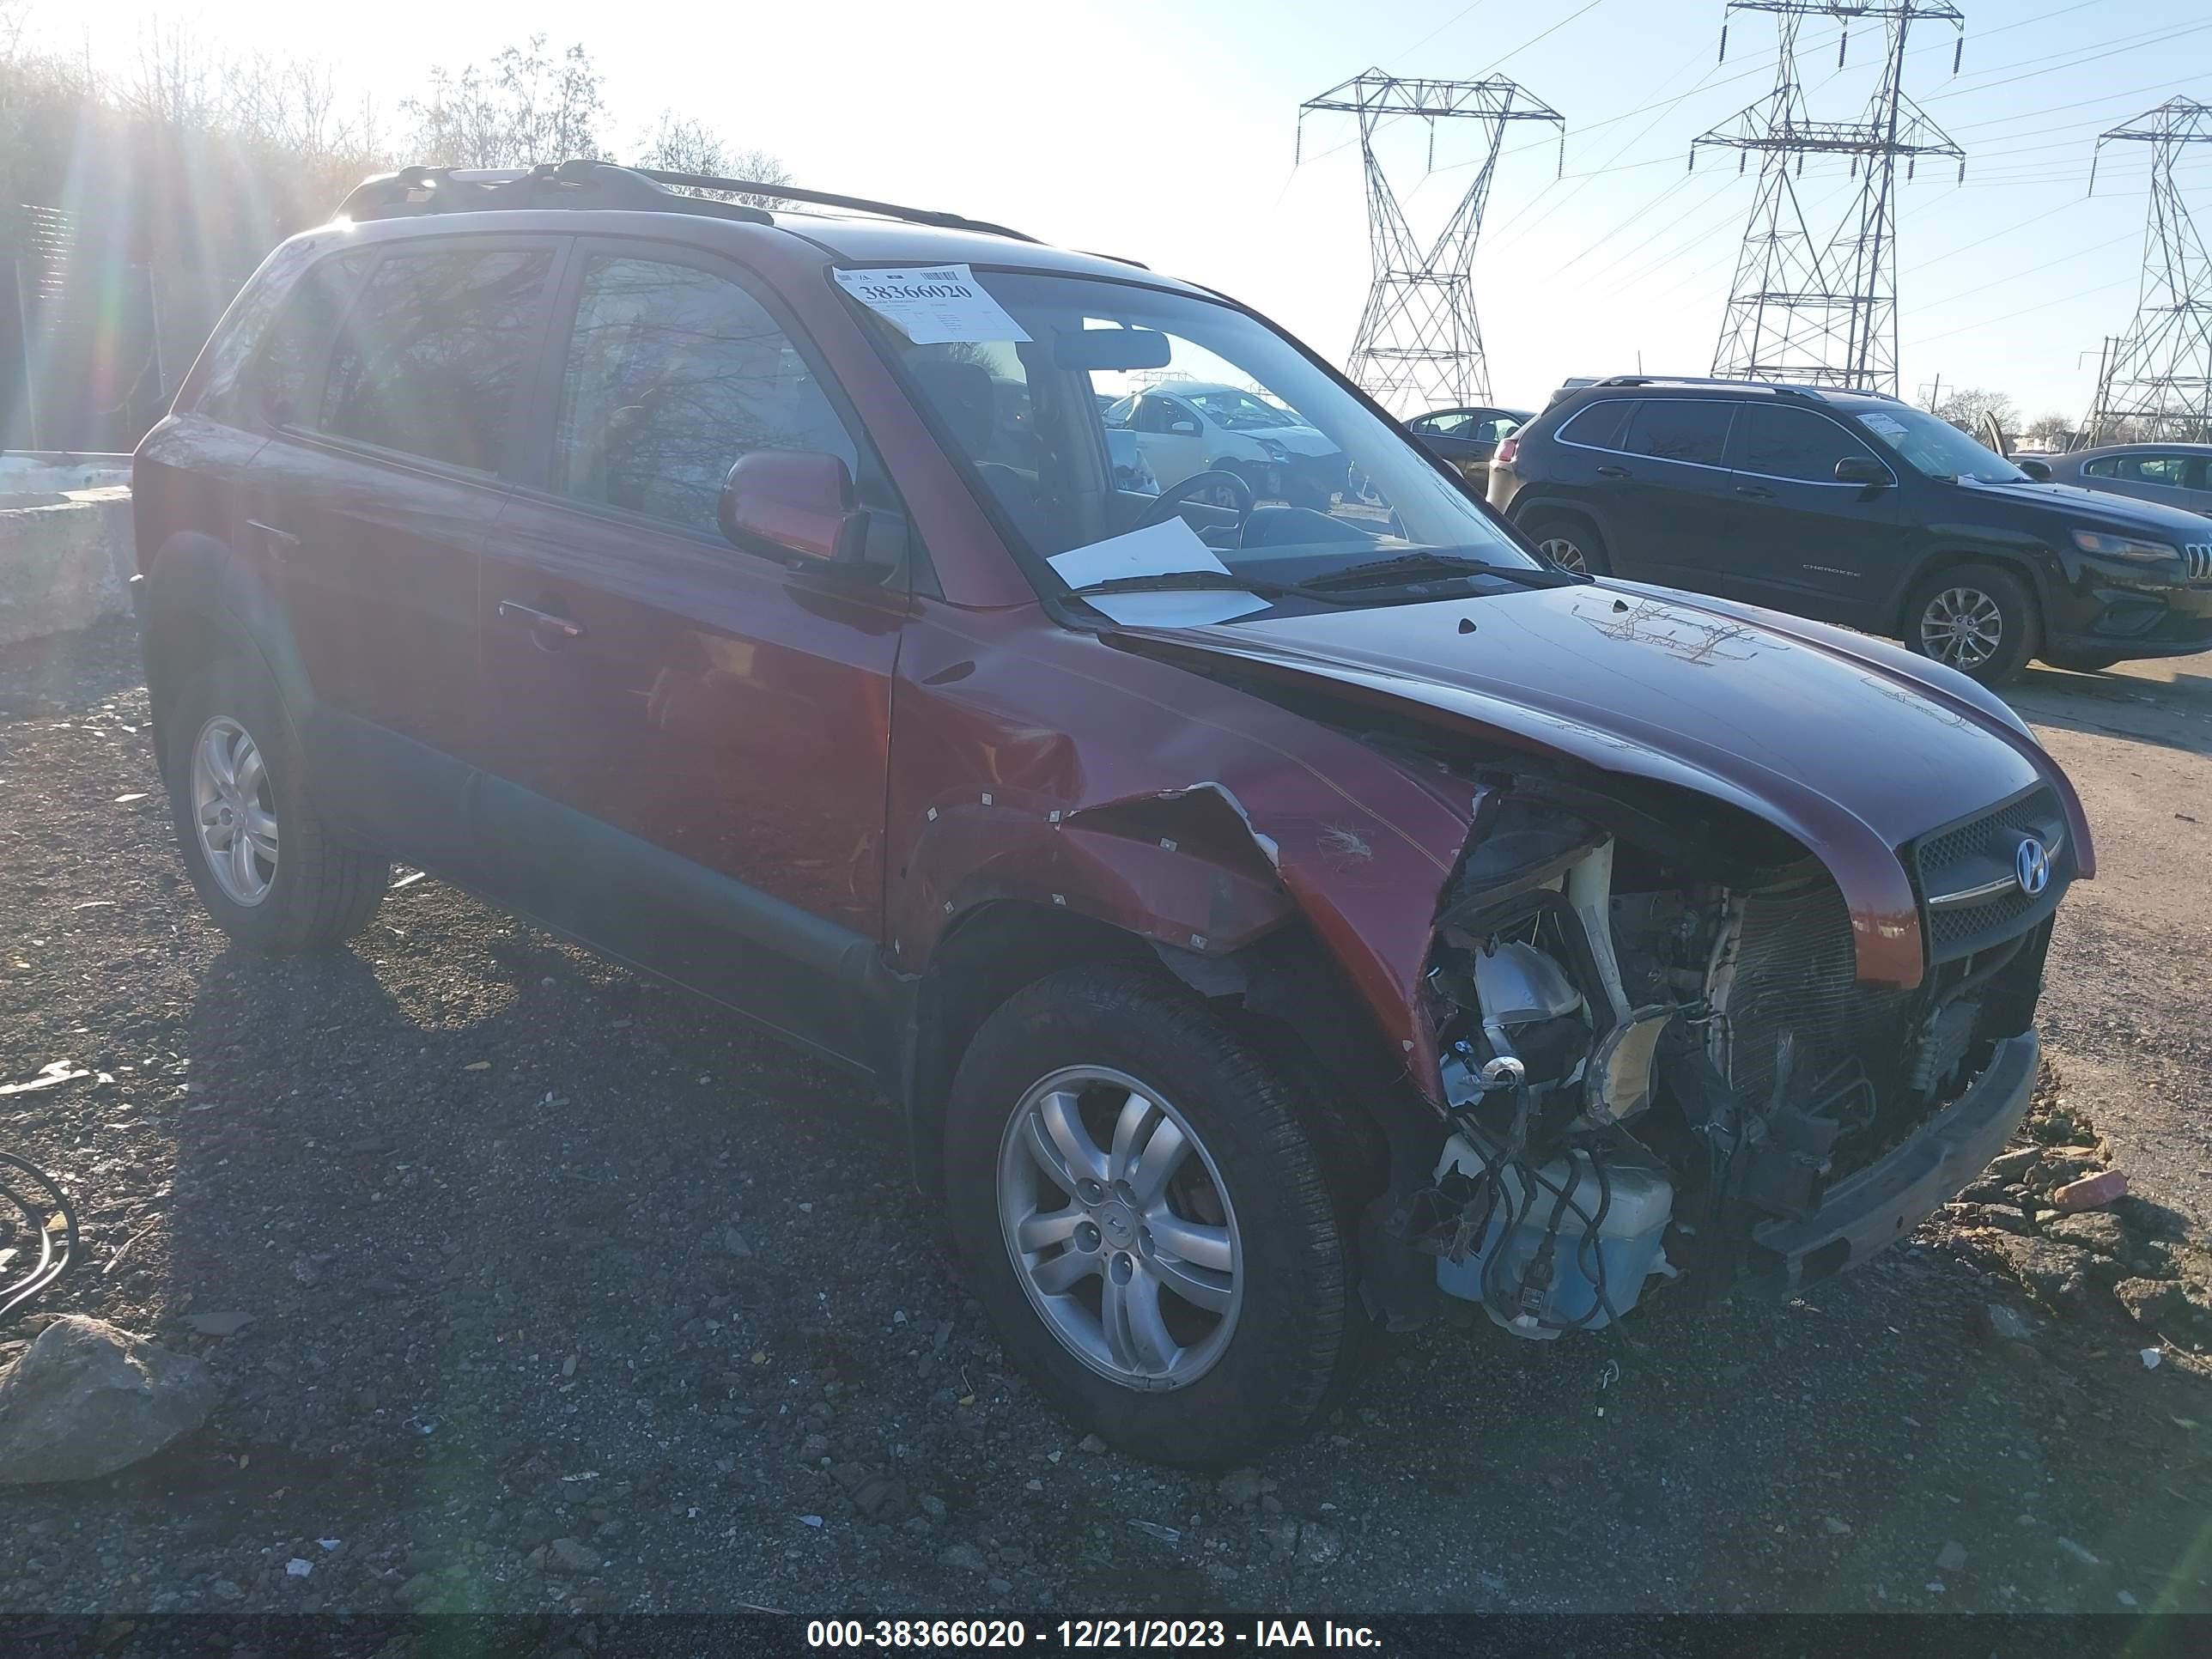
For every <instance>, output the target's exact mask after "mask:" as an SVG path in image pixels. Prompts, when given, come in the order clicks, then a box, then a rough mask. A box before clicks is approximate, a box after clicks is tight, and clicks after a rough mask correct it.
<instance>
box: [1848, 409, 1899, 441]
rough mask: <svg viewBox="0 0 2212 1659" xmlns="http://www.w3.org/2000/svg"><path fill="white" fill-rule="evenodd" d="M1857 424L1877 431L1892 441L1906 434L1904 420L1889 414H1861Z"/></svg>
mask: <svg viewBox="0 0 2212 1659" xmlns="http://www.w3.org/2000/svg"><path fill="white" fill-rule="evenodd" d="M1859 424H1860V425H1862V426H1863V427H1865V428H1867V429H1868V430H1869V431H1870V432H1879V433H1880V434H1881V435H1882V436H1883V437H1885V438H1887V439H1889V440H1891V441H1893V442H1894V441H1896V440H1898V439H1899V438H1902V437H1904V436H1905V422H1902V421H1900V420H1899V419H1897V418H1896V417H1895V416H1891V415H1862V416H1859Z"/></svg>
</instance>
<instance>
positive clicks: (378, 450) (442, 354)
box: [249, 235, 558, 875]
mask: <svg viewBox="0 0 2212 1659" xmlns="http://www.w3.org/2000/svg"><path fill="white" fill-rule="evenodd" d="M557 252H558V244H557V241H556V240H555V239H550V238H544V237H536V238H518V237H499V236H476V235H455V236H441V237H439V238H436V239H435V240H430V239H424V240H410V241H401V242H396V243H393V244H392V245H391V246H389V247H388V248H387V249H386V250H384V251H383V252H381V255H380V257H376V256H374V255H373V254H371V253H370V252H369V251H368V250H364V251H363V253H362V256H360V257H361V258H362V263H364V264H368V263H369V261H370V260H371V259H372V258H373V264H369V268H368V270H367V272H366V275H365V276H363V277H362V280H360V282H359V283H358V284H357V286H354V287H353V288H352V289H351V290H350V292H349V294H348V295H346V300H347V303H346V304H345V307H344V312H343V319H342V320H338V321H337V323H336V325H335V326H334V328H332V329H331V330H330V331H327V332H322V331H316V330H314V329H313V328H304V327H303V329H302V331H301V335H300V336H299V342H300V344H299V349H301V350H302V351H312V352H313V353H314V354H315V357H314V361H313V363H312V366H310V365H309V364H307V363H306V362H302V363H300V364H296V365H292V366H289V367H288V368H287V369H286V372H285V373H284V374H283V375H281V376H280V377H279V378H278V380H277V382H276V386H275V387H274V389H273V391H272V394H271V395H272V396H273V397H274V398H276V402H275V403H274V404H272V406H271V408H272V418H273V419H274V420H275V422H276V426H275V430H274V432H273V434H272V435H271V437H270V442H269V443H268V444H267V446H266V447H264V449H263V450H262V452H261V453H260V454H259V455H258V457H257V458H256V459H255V462H254V465H253V476H252V485H251V488H250V491H249V496H250V500H251V501H252V526H251V530H250V532H249V533H250V534H251V535H252V536H253V537H254V538H257V539H258V541H259V542H260V543H261V544H262V548H263V550H264V554H265V556H267V557H268V559H269V560H270V564H271V566H272V568H274V569H275V570H276V573H277V582H276V585H277V589H278V592H280V594H281V595H282V598H283V604H284V606H285V609H286V611H287V613H288V617H289V622H290V624H291V630H292V635H293V639H294V641H295V644H296V645H297V647H298V649H299V653H300V657H301V666H302V668H303V669H304V671H305V672H306V675H307V681H308V684H309V685H310V687H311V688H312V690H313V694H314V699H315V706H314V708H313V712H312V719H313V723H314V724H313V730H312V731H311V732H310V733H309V742H308V745H307V747H308V752H309V754H310V756H311V757H312V759H313V766H314V768H315V774H316V781H317V788H318V790H319V792H320V793H322V794H323V795H324V797H325V802H326V805H328V807H329V809H330V810H331V812H332V813H333V815H334V816H335V817H337V819H338V820H339V821H340V822H343V823H347V824H349V826H353V827H356V829H357V830H358V832H359V833H361V834H362V835H364V836H366V837H367V838H368V839H370V840H372V841H373V842H374V843H375V844H377V845H378V846H379V847H380V848H382V849H384V850H387V851H389V852H391V853H392V854H396V855H398V856H399V857H402V858H406V859H409V860H413V861H416V862H419V863H423V864H427V865H430V866H434V867H435V868H437V869H439V870H441V871H442V872H447V873H452V874H456V875H463V874H465V868H464V866H465V859H466V854H467V850H468V848H469V846H470V842H469V838H468V836H467V835H466V833H465V828H464V826H465V821H466V798H465V788H466V780H467V776H468V769H469V768H470V766H471V765H472V764H473V763H474V762H475V761H476V760H477V758H479V757H481V755H482V753H483V743H484V736H485V733H484V728H483V677H482V673H481V671H480V667H479V664H478V660H477V629H476V607H477V556H478V552H479V550H480V544H481V542H482V538H483V532H484V531H485V529H486V528H487V527H488V526H489V525H490V524H491V522H492V520H493V519H494V518H495V516H496V514H497V513H498V511H499V507H500V504H501V501H503V500H504V499H505V497H506V495H507V484H506V483H504V482H503V481H502V480H501V477H500V476H499V474H500V471H501V468H502V466H504V465H506V464H507V460H508V459H509V456H510V453H511V447H512V444H513V437H514V433H515V429H516V428H515V411H516V406H517V403H518V399H519V398H520V391H521V386H522V381H523V380H524V370H525V368H526V366H527V365H528V364H529V363H530V362H532V361H533V358H534V354H535V351H536V348H537V343H538V338H539V336H540V335H541V334H542V332H543V331H544V323H545V307H546V304H547V301H548V300H549V298H550V291H551V276H552V273H553V270H554V265H555V261H556V255H557ZM355 257H356V256H346V257H345V258H343V259H342V260H341V261H340V262H338V264H337V265H335V266H334V267H333V273H334V278H333V279H334V281H344V280H347V279H349V277H350V276H351V275H352V271H351V269H350V265H351V262H352V260H353V259H354V258H355ZM325 351H326V352H327V356H322V355H321V354H322V353H323V352H325Z"/></svg>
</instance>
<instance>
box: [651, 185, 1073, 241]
mask: <svg viewBox="0 0 2212 1659" xmlns="http://www.w3.org/2000/svg"><path fill="white" fill-rule="evenodd" d="M621 171H623V172H627V173H635V174H636V175H637V177H639V178H641V179H649V180H651V181H652V182H653V183H654V184H656V185H681V186H682V187H683V188H684V189H686V190H721V191H732V192H735V193H738V194H742V195H746V196H762V197H768V198H769V199H770V200H772V201H778V202H799V203H804V204H805V205H807V206H808V207H830V208H846V209H849V210H852V211H853V212H855V213H874V214H879V215H881V216H883V217H884V218H886V219H902V220H904V221H905V222H908V224H916V225H933V226H935V227H936V228H938V229H939V230H973V231H980V232H981V233H982V234H984V235H986V236H1010V237H1012V239H1013V240H1015V241H1017V242H1034V241H1036V237H1034V236H1025V235H1024V234H1022V233H1021V232H1020V231H1018V230H1010V229H1008V228H1006V226H1004V225H994V224H992V223H990V222H988V221H987V220H982V219H965V218H963V217H962V216H960V215H958V214H957V213H940V212H939V211H938V210H935V209H934V208H910V207H901V206H899V205H898V204H896V202H875V201H871V200H869V199H868V198H867V197H865V196H833V195H831V194H830V193H829V191H825V190H800V189H799V188H798V187H797V186H796V185H763V184H759V183H756V182H754V181H752V180H750V179H717V178H714V177H713V176H712V175H711V174H708V173H668V172H665V171H663V170H662V169H660V168H659V167H626V168H623V169H621ZM682 199H685V200H696V199H697V198H696V197H685V198H682Z"/></svg>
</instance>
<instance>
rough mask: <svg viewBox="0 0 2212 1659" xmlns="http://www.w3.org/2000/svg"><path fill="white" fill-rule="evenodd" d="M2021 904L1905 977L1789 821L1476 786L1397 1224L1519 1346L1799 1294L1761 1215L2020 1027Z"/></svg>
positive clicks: (1542, 785) (2032, 949)
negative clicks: (1427, 1121) (1874, 945)
mask: <svg viewBox="0 0 2212 1659" xmlns="http://www.w3.org/2000/svg"><path fill="white" fill-rule="evenodd" d="M2029 805H2033V803H2029ZM2015 817H2017V815H2016V814H2015ZM2007 822H2010V820H2007ZM2023 822H2024V820H2023ZM1970 828H1972V829H1978V828H1979V826H1978V825H1977V826H1970ZM1717 829H1718V830H1721V831H1724V833H1713V832H1714V831H1715V830H1717ZM2005 833H2007V830H2006V827H2005V824H2004V823H1998V822H1997V821H1996V817H1993V818H1992V827H1991V828H1990V831H1989V835H1990V836H1993V837H1994V836H2002V835H2003V834H2005ZM1931 839H1932V838H1931ZM1917 880H1918V877H1917V874H1916V884H1917ZM2052 902H2053V903H2054V904H2055V902H2056V899H2055V895H2054V896H2053V900H2052ZM2017 921H2018V922H2019V926H2018V927H2015V928H2014V929H2012V930H2011V931H2010V933H2009V936H2008V937H1999V938H1996V939H1984V938H1980V937H1975V938H1966V939H1964V945H1963V946H1962V948H1960V950H1957V951H1951V952H1949V953H1948V959H1945V957H1946V953H1945V952H1944V951H1941V950H1938V951H1936V952H1935V957H1936V959H1935V960H1933V961H1932V962H1931V963H1930V968H1929V973H1928V975H1927V976H1926V977H1925V978H1924V979H1923V982H1922V984H1921V985H1920V986H1918V987H1914V988H1911V989H1903V988H1899V987H1892V986H1885V985H1878V984H1870V983H1863V982H1861V981H1858V980H1857V967H1856V958H1855V955H1854V943H1853V938H1852V933H1851V928H1850V918H1849V915H1848V914H1847V912H1846V910H1845V908H1844V902H1843V899H1842V896H1841V895H1840V894H1839V893H1838V890H1837V888H1836V886H1835V884H1834V883H1833V881H1832V879H1831V878H1830V877H1829V875H1828V872H1826V870H1825V869H1824V868H1823V867H1822V866H1820V863H1819V862H1818V861H1817V860H1812V859H1810V858H1809V857H1808V856H1806V854H1804V852H1803V850H1802V848H1799V847H1798V846H1797V845H1796V843H1795V842H1791V841H1790V840H1789V839H1788V838H1787V837H1786V836H1781V835H1780V834H1779V833H1778V832H1775V831H1772V830H1771V829H1766V828H1765V826H1761V825H1756V824H1753V823H1749V821H1748V820H1746V821H1744V822H1743V823H1734V822H1729V823H1723V824H1715V823H1711V822H1708V823H1704V824H1694V823H1681V822H1679V821H1678V822H1674V823H1669V822H1668V821H1667V818H1666V817H1665V815H1664V814H1662V813H1656V812H1653V811H1648V810H1644V809H1643V808H1639V807H1637V806H1633V805H1624V804H1621V803H1615V802H1613V801H1610V800H1608V799H1604V798H1602V797H1601V796H1599V795H1597V794H1596V793H1593V792H1587V791H1581V790H1577V789H1573V788H1568V787H1558V786H1554V785H1553V784H1551V783H1548V782H1547V781H1541V780H1538V781H1529V780H1527V779H1519V780H1506V779H1500V780H1496V781H1492V782H1491V783H1488V784H1486V787H1485V793H1482V794H1481V795H1480V796H1478V805H1477V813H1476V820H1475V824H1474V831H1473V833H1472V834H1471V835H1470V837H1469V840H1468V850H1467V853H1466V855H1465V857H1464V860H1463V861H1462V867H1461V869H1460V870H1459V872H1457V873H1456V875H1455V878H1454V879H1453V881H1452V883H1451V884H1449V886H1448V888H1447V889H1446V891H1445V896H1444V900H1443V904H1442V906H1441V908H1440V909H1439V911H1438V913H1437V946H1436V949H1435V952H1434V954H1433V956H1432V957H1431V961H1430V964H1429V968H1428V973H1427V984H1426V989H1427V993H1428V996H1429V998H1430V1011H1431V1017H1432V1018H1433V1020H1434V1022H1435V1027H1436V1030H1437V1032H1438V1034H1439V1037H1440V1040H1441V1042H1442V1046H1443V1054H1442V1057H1441V1058H1442V1071H1443V1079H1444V1085H1445V1094H1446V1098H1447V1101H1448V1103H1449V1128H1448V1132H1447V1133H1446V1136H1445V1138H1444V1141H1443V1149H1442V1152H1441V1154H1440V1156H1439V1157H1438V1158H1437V1163H1436V1165H1435V1169H1434V1171H1433V1179H1432V1184H1431V1185H1430V1186H1429V1187H1428V1188H1426V1189H1425V1190H1424V1191H1421V1192H1419V1193H1418V1194H1413V1195H1412V1196H1411V1197H1410V1199H1408V1200H1406V1201H1404V1202H1402V1203H1401V1205H1400V1206H1399V1207H1398V1211H1397V1219H1396V1224H1395V1225H1394V1227H1393V1231H1395V1232H1397V1233H1399V1234H1400V1235H1401V1237H1402V1239H1403V1240H1404V1242H1405V1243H1407V1244H1409V1245H1411V1246H1412V1247H1413V1249H1416V1250H1419V1251H1420V1252H1423V1253H1425V1254H1426V1255H1433V1256H1434V1257H1435V1258H1436V1274H1437V1285H1438V1286H1439V1287H1440V1288H1441V1289H1442V1290H1443V1291H1444V1292H1446V1293H1447V1294H1449V1295H1451V1296H1454V1297H1461V1298H1464V1299H1465V1300H1467V1301H1470V1302H1474V1303H1477V1304H1480V1305H1481V1306H1482V1307H1483V1308H1484V1309H1485V1310H1487V1312H1488V1313H1489V1315H1490V1316H1491V1318H1492V1319H1493V1320H1494V1321H1496V1322H1498V1324H1500V1325H1503V1326H1504V1327H1505V1328H1507V1329H1509V1330H1510V1331H1513V1332H1514V1333H1516V1334H1519V1335H1522V1336H1527V1337H1531V1338H1538V1339H1544V1338H1553V1337H1557V1336H1559V1335H1560V1334H1563V1333H1565V1332H1567V1331H1573V1330H1591V1329H1597V1328H1602V1327H1604V1326H1606V1325H1608V1324H1610V1323H1612V1322H1614V1321H1615V1320H1618V1319H1619V1318H1620V1317H1621V1316H1624V1315H1626V1314H1627V1313H1628V1312H1629V1311H1630V1310H1632V1309H1633V1308H1635V1307H1636V1306H1637V1305H1638V1302H1639V1301H1640V1300H1641V1299H1642V1297H1644V1296H1645V1295H1646V1294H1648V1293H1650V1292H1651V1291H1655V1290H1656V1289H1657V1288H1659V1287H1661V1286H1664V1285H1670V1284H1674V1283H1677V1282H1679V1283H1681V1284H1683V1285H1686V1286H1692V1287H1695V1288H1696V1289H1697V1290H1699V1291H1702V1292H1703V1293H1705V1294H1706V1295H1717V1294H1720V1293H1722V1292H1723V1291H1726V1290H1727V1289H1728V1288H1729V1287H1730V1286H1731V1285H1741V1284H1744V1283H1746V1282H1749V1283H1750V1284H1752V1285H1760V1284H1762V1283H1765V1284H1766V1285H1767V1286H1768V1287H1769V1288H1773V1289H1781V1290H1786V1289H1788V1288H1790V1275H1789V1274H1783V1275H1781V1276H1780V1277H1779V1278H1778V1272H1777V1270H1778V1263H1777V1261H1776V1260H1775V1259H1774V1257H1773V1255H1772V1253H1771V1252H1770V1251H1767V1250H1766V1249H1763V1247H1762V1245H1761V1242H1760V1239H1761V1233H1762V1231H1763V1230H1771V1229H1772V1228H1773V1227H1775V1226H1777V1225H1787V1224H1788V1223H1790V1222H1791V1221H1792V1220H1794V1219H1796V1218H1803V1217H1806V1216H1808V1215H1811V1214H1812V1213H1813V1212H1814V1211H1815V1210H1816V1209H1818V1207H1819V1206H1820V1203H1821V1201H1822V1199H1823V1196H1824V1194H1826V1192H1827V1190H1828V1189H1829V1188H1830V1186H1831V1184H1832V1183H1833V1182H1836V1181H1838V1179H1840V1178H1841V1177H1843V1176H1844V1175H1846V1174H1847V1173H1848V1172H1850V1170H1854V1169H1857V1168H1860V1167H1863V1166H1864V1165H1866V1164H1869V1163H1871V1162H1872V1161H1873V1160H1875V1159H1877V1158H1881V1157H1882V1156H1883V1155H1884V1154H1885V1153H1887V1152H1889V1151H1891V1150H1892V1149H1893V1148H1895V1147H1897V1146H1899V1145H1900V1144H1901V1143H1902V1142H1904V1141H1905V1140H1907V1139H1910V1138H1911V1136H1912V1135H1913V1133H1915V1131H1916V1130H1917V1128H1918V1127H1919V1126H1920V1125H1922V1124H1923V1123H1924V1122H1925V1121H1928V1120H1929V1117H1930V1116H1931V1115H1934V1114H1936V1113H1937V1112H1939V1111H1941V1110H1942V1109H1943V1107H1944V1104H1945V1103H1947V1102H1948V1101H1951V1100H1954V1099H1956V1098H1957V1097H1959V1096H1960V1094H1961V1093H1962V1092H1963V1091H1965V1090H1966V1088H1968V1087H1969V1086H1970V1085H1971V1084H1972V1081H1973V1079H1974V1078H1975V1076H1976V1074H1977V1073H1978V1071H1979V1070H1980V1069H1981V1068H1982V1067H1983V1066H1985V1065H1987V1064H1988V1062H1989V1057H1990V1054H1991V1053H1992V1052H1993V1049H1994V1047H1995V1045H1996V1042H1998V1041H1999V1040H2000V1039H2002V1038H2005V1037H2008V1036H2012V1035H2014V1034H2015V1033H2017V1032H2020V1031H2022V1030H2026V1029H2027V1027H2028V1026H2029V1025H2030V1024H2032V1021H2033V1013H2034V1006H2035V999H2036V995H2037V992H2038V990H2039V985H2040V978H2041V973H2042V962H2043V955H2044V951H2045V945H2046V944H2047V942H2048V938H2049V933H2050V922H2049V915H2048V912H2047V910H2046V911H2042V912H2041V913H2040V914H2034V915H2019V916H2018V917H2017ZM1991 931H1995V932H1996V933H2005V932H2006V931H2007V929H2006V927H2005V925H2004V924H2003V921H2002V919H1998V920H1997V921H1995V922H1993V923H1992V926H1991ZM1966 946H1971V947H1972V948H1964V947H1966ZM1845 1254H1846V1255H1847V1254H1848V1251H1847V1250H1846V1251H1845ZM1804 1265H1805V1264H1803V1263H1802V1262H1800V1263H1797V1264H1796V1268H1793V1269H1792V1272H1793V1273H1794V1272H1795V1271H1796V1270H1797V1269H1802V1267H1804ZM1814 1265H1815V1266H1819V1265H1820V1264H1814ZM1829 1265H1832V1266H1837V1267H1839V1266H1842V1265H1844V1262H1843V1261H1841V1260H1838V1261H1834V1262H1833V1263H1832V1264H1829Z"/></svg>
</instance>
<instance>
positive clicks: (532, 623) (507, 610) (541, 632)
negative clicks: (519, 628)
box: [498, 599, 584, 648]
mask: <svg viewBox="0 0 2212 1659" xmlns="http://www.w3.org/2000/svg"><path fill="white" fill-rule="evenodd" d="M498 610H499V619H500V620H501V622H511V623H522V624H523V625H524V626H525V627H526V628H527V629H529V630H530V633H531V636H532V638H533V639H535V640H536V641H538V644H540V645H542V646H545V647H549V648H550V647H553V646H556V645H563V644H566V643H567V642H568V641H570V640H580V639H581V638H583V637H584V625H583V623H580V622H578V621H576V620H575V619H574V617H563V616H562V615H560V614H559V613H558V612H556V611H540V610H538V609H537V608H536V607H535V606H533V605H520V604H518V603H516V602H515V601H514V600H513V599H501V601H500V602H499V607H498Z"/></svg>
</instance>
